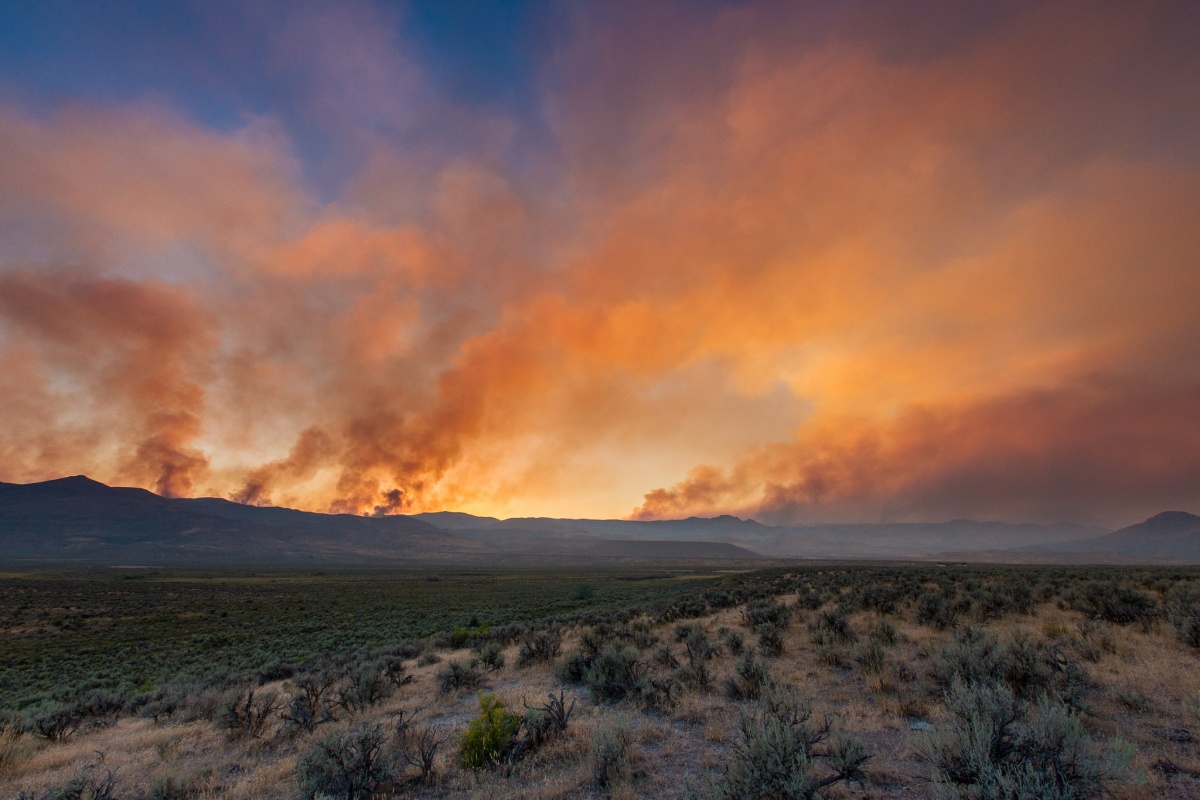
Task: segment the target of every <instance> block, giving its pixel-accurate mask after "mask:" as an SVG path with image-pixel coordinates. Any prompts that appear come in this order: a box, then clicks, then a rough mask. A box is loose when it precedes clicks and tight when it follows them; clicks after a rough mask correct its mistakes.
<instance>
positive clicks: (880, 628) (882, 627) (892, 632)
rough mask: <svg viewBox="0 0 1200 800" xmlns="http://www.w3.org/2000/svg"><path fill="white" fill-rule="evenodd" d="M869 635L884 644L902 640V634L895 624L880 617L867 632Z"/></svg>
mask: <svg viewBox="0 0 1200 800" xmlns="http://www.w3.org/2000/svg"><path fill="white" fill-rule="evenodd" d="M867 636H869V637H870V638H871V639H872V640H873V641H876V642H879V643H880V644H884V645H893V644H895V643H896V642H898V641H900V635H899V634H898V633H896V628H895V626H893V625H892V623H890V622H888V621H887V620H886V619H880V620H878V621H877V622H876V623H875V624H874V625H872V626H871V630H869V631H868V632H867Z"/></svg>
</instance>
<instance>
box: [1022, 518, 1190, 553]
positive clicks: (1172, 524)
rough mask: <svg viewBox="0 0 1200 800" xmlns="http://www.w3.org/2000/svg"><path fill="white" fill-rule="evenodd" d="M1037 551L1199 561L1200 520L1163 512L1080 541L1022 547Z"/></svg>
mask: <svg viewBox="0 0 1200 800" xmlns="http://www.w3.org/2000/svg"><path fill="white" fill-rule="evenodd" d="M1025 549H1026V550H1029V551H1036V552H1056V553H1119V554H1121V555H1125V556H1130V557H1133V558H1137V559H1152V560H1156V561H1180V562H1193V563H1194V562H1200V517H1198V516H1196V515H1195V514H1189V513H1187V512H1186V511H1164V512H1163V513H1161V514H1157V515H1155V516H1153V517H1151V518H1150V519H1148V520H1146V521H1145V522H1139V523H1137V524H1136V525H1130V526H1129V527H1127V528H1121V529H1120V530H1118V531H1113V532H1112V533H1107V534H1105V535H1103V536H1096V537H1093V538H1089V539H1084V540H1082V541H1073V542H1054V543H1050V544H1046V545H1042V546H1040V547H1035V548H1025Z"/></svg>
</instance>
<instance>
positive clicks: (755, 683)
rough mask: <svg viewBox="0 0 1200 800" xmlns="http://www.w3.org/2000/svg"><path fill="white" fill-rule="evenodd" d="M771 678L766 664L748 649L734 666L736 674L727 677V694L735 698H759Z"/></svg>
mask: <svg viewBox="0 0 1200 800" xmlns="http://www.w3.org/2000/svg"><path fill="white" fill-rule="evenodd" d="M769 680H770V673H769V672H768V671H767V666H766V664H764V663H763V662H761V661H759V660H758V659H757V658H755V657H754V653H751V652H750V651H746V652H745V653H743V654H742V657H741V658H739V659H738V661H737V664H736V665H735V666H734V674H733V675H731V676H729V677H728V678H726V679H725V694H727V695H728V696H729V697H730V698H731V699H733V700H757V699H758V698H759V697H761V696H762V692H763V689H764V688H765V687H766V686H767V684H768V682H769Z"/></svg>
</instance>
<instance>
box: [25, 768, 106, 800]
mask: <svg viewBox="0 0 1200 800" xmlns="http://www.w3.org/2000/svg"><path fill="white" fill-rule="evenodd" d="M116 788H117V776H116V774H115V773H114V772H113V771H112V770H111V769H107V768H105V769H101V768H100V767H98V766H96V765H95V764H91V765H88V766H86V767H84V768H83V769H81V770H80V771H79V772H77V773H75V775H74V776H73V777H71V778H70V779H69V780H67V782H66V783H64V784H62V785H61V786H52V787H50V788H49V789H47V790H46V792H45V793H44V794H41V795H30V794H25V793H24V792H22V793H21V794H20V795H19V796H18V798H17V800H116Z"/></svg>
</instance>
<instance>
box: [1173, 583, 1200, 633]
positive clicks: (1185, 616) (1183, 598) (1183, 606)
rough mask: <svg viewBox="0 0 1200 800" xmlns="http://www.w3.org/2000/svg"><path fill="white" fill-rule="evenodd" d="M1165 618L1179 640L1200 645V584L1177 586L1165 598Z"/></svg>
mask: <svg viewBox="0 0 1200 800" xmlns="http://www.w3.org/2000/svg"><path fill="white" fill-rule="evenodd" d="M1167 618H1168V619H1170V620H1171V625H1172V626H1173V627H1174V628H1175V635H1176V636H1177V637H1178V638H1179V641H1181V642H1183V643H1184V644H1186V645H1187V646H1188V647H1200V586H1196V585H1191V586H1187V587H1179V588H1178V589H1176V590H1175V591H1173V592H1171V594H1170V595H1169V596H1168V598H1167Z"/></svg>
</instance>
